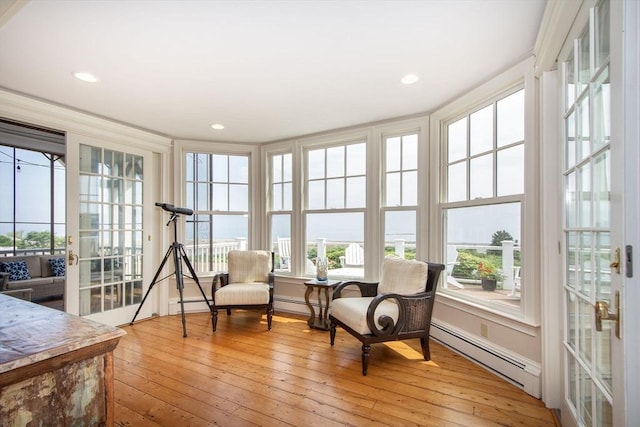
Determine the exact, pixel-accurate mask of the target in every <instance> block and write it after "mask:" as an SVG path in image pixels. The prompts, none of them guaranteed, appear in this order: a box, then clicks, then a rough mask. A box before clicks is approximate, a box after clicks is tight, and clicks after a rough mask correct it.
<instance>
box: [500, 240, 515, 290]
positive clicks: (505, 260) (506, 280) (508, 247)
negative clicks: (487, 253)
mask: <svg viewBox="0 0 640 427" xmlns="http://www.w3.org/2000/svg"><path fill="white" fill-rule="evenodd" d="M501 243H502V274H503V275H504V277H503V279H502V289H506V290H511V289H513V246H514V244H513V240H503V241H502V242H501Z"/></svg>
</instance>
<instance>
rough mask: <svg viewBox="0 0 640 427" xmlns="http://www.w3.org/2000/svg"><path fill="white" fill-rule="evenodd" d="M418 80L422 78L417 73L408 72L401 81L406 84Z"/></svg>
mask: <svg viewBox="0 0 640 427" xmlns="http://www.w3.org/2000/svg"><path fill="white" fill-rule="evenodd" d="M418 80H420V78H419V77H418V76H416V75H415V74H407V75H406V76H404V77H403V78H402V80H400V81H401V82H402V83H404V84H406V85H412V84H414V83H415V82H417V81H418Z"/></svg>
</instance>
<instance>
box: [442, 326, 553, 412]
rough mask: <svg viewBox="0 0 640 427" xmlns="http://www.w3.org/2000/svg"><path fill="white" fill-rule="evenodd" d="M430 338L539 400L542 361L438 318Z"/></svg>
mask: <svg viewBox="0 0 640 427" xmlns="http://www.w3.org/2000/svg"><path fill="white" fill-rule="evenodd" d="M431 338H432V339H434V340H436V341H437V342H439V343H441V344H442V345H444V346H445V347H448V348H450V349H451V350H453V351H455V352H456V353H458V354H460V355H462V356H464V357H465V358H467V359H469V360H471V361H473V362H475V363H476V364H478V365H480V366H482V367H484V368H485V369H487V370H489V371H491V372H493V373H495V374H496V375H498V376H499V377H501V378H503V379H505V380H506V381H509V382H510V383H512V384H514V385H516V386H517V387H519V388H521V389H522V390H524V391H525V392H527V393H528V394H530V395H531V396H534V397H536V398H538V399H540V397H541V389H542V385H541V368H540V365H539V364H537V363H535V362H533V361H531V360H528V359H526V358H524V357H521V356H519V355H518V354H515V353H513V352H510V351H509V350H506V349H504V348H500V347H498V346H495V345H492V344H491V343H489V342H487V341H482V340H480V339H478V338H477V337H475V336H470V335H469V334H467V333H464V332H463V331H461V330H458V329H456V328H454V327H452V326H450V325H447V324H444V323H441V322H437V321H433V322H432V323H431Z"/></svg>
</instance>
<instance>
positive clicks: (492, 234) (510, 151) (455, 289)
mask: <svg viewBox="0 0 640 427" xmlns="http://www.w3.org/2000/svg"><path fill="white" fill-rule="evenodd" d="M524 94H525V93H524V89H519V90H516V91H514V92H511V93H507V94H504V95H501V96H499V97H497V98H496V99H495V100H492V101H490V102H488V103H485V104H483V105H481V106H480V108H477V109H474V110H472V111H470V112H468V113H467V114H465V115H463V116H462V117H460V116H458V117H457V118H456V119H454V120H451V121H449V122H445V123H444V129H443V133H444V135H445V150H444V152H445V153H446V161H445V163H446V169H445V174H444V175H445V181H446V190H445V194H444V197H443V198H444V199H445V202H444V203H442V205H441V206H442V209H443V218H444V220H445V224H446V227H445V237H444V247H445V259H446V264H447V269H446V280H443V282H442V288H443V290H444V291H445V292H447V293H450V294H452V295H456V296H458V297H460V298H462V299H469V300H474V301H476V302H480V303H482V304H485V305H489V306H493V307H495V308H499V309H504V310H507V311H509V310H516V311H517V310H518V307H519V305H520V276H521V267H522V266H521V256H520V245H521V243H522V242H521V223H522V202H523V199H524V164H525V162H524V134H525V115H524ZM481 289H484V290H492V292H478V290H481ZM494 289H495V290H494Z"/></svg>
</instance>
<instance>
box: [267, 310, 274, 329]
mask: <svg viewBox="0 0 640 427" xmlns="http://www.w3.org/2000/svg"><path fill="white" fill-rule="evenodd" d="M272 318H273V308H271V307H270V308H267V330H269V331H270V330H271V321H272Z"/></svg>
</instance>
